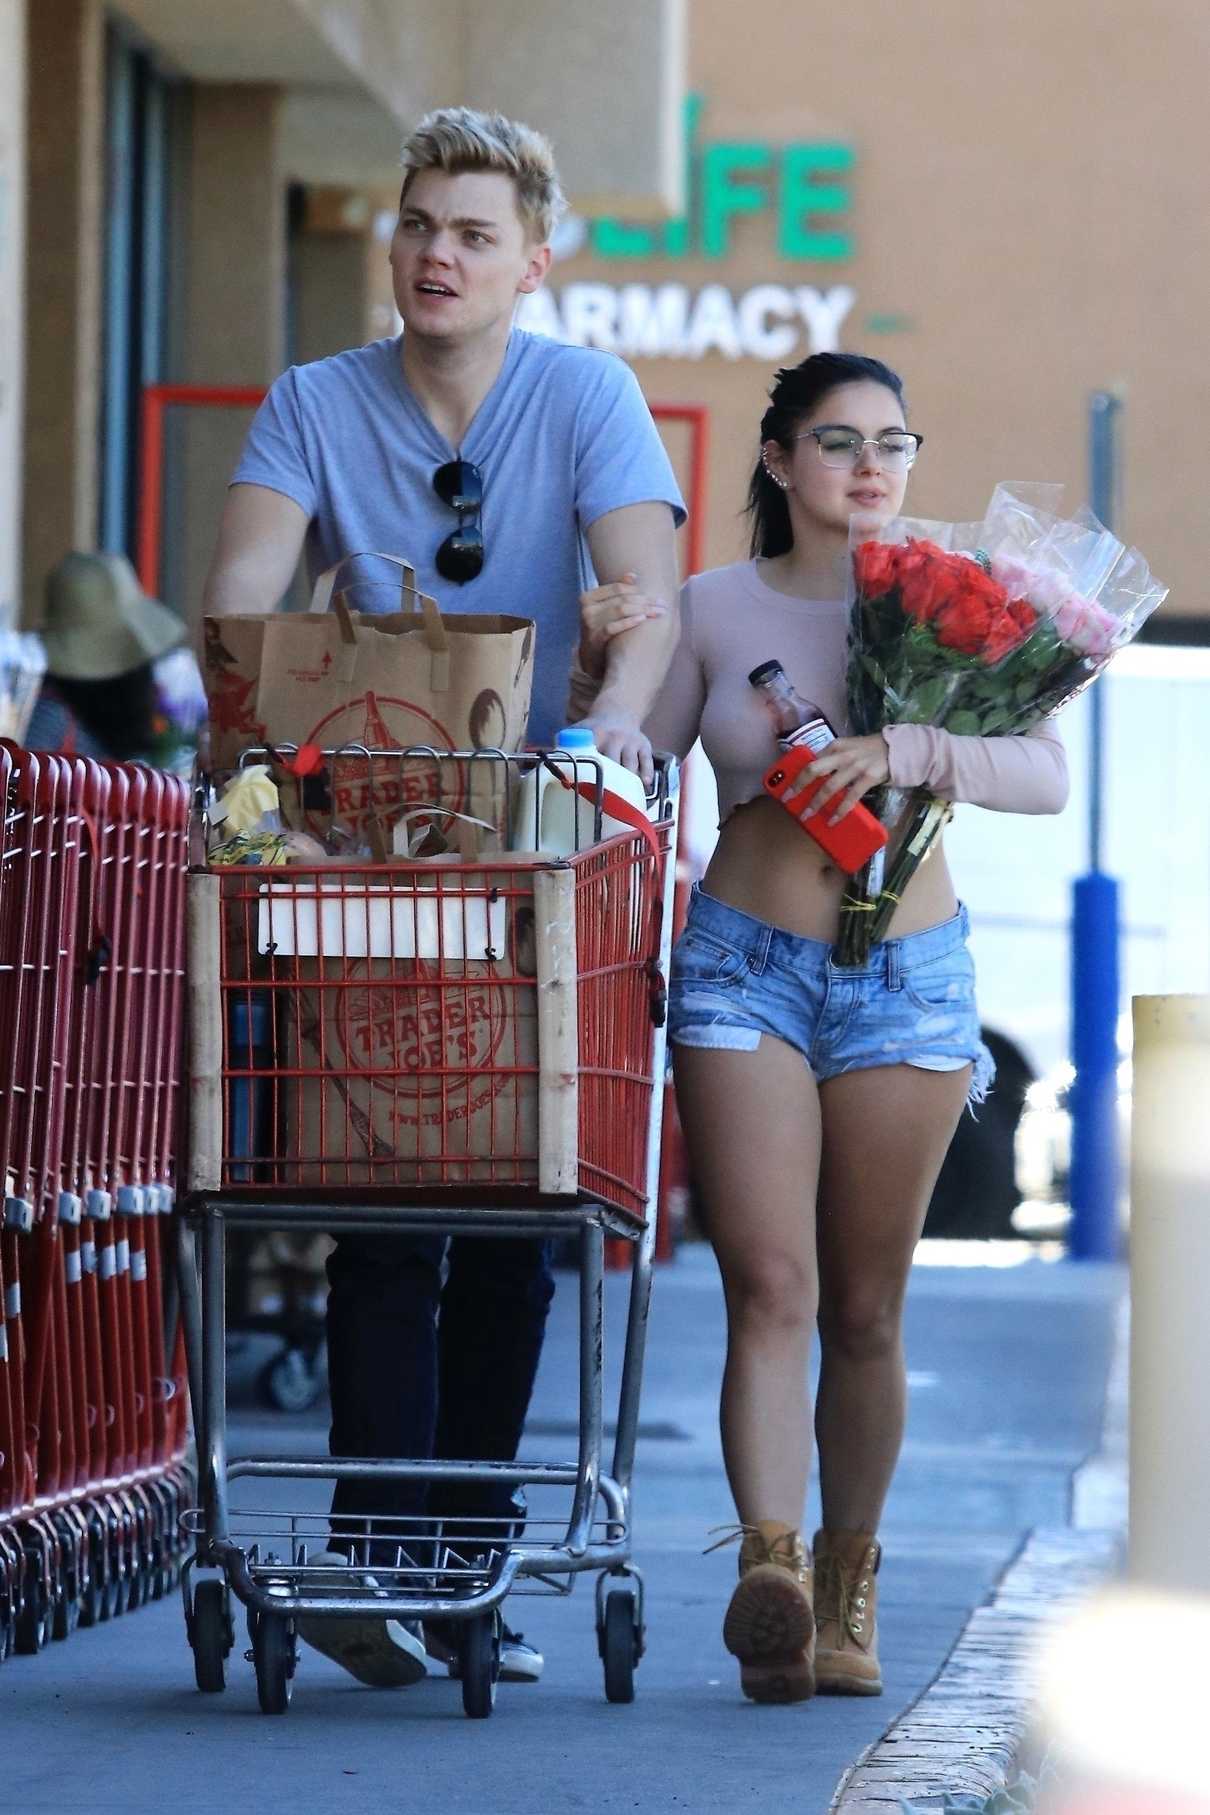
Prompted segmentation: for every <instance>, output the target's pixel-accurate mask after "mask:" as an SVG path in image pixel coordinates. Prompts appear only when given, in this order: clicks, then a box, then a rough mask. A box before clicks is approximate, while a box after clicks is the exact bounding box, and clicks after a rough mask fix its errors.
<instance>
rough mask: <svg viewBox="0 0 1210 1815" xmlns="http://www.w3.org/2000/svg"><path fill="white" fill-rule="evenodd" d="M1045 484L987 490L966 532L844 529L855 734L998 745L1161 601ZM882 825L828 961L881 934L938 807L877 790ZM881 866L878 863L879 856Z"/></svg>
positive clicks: (1093, 525)
mask: <svg viewBox="0 0 1210 1815" xmlns="http://www.w3.org/2000/svg"><path fill="white" fill-rule="evenodd" d="M1061 495H1062V493H1061V487H1059V486H1050V485H1024V484H1006V485H998V486H997V487H996V489H995V491H994V492H993V494H992V499H991V503H990V504H989V505H988V508H987V513H986V515H985V516H984V518H983V520H982V522H980V523H934V522H925V521H923V520H920V519H915V518H909V517H897V518H895V519H893V520H892V521H891V522H890V523H887V524H883V525H879V526H877V527H876V528H873V529H871V527H870V525H869V521H868V519H866V520H864V522H863V520H862V519H860V518H858V519H855V520H854V524H853V529H852V533H851V544H852V560H851V564H850V567H851V617H850V625H849V662H848V705H849V723H850V726H851V728H852V731H853V734H854V735H855V736H866V735H869V734H871V733H873V732H876V731H881V730H883V729H884V728H885V727H887V726H890V725H933V726H936V727H938V728H939V729H941V730H943V731H947V732H949V733H950V734H951V735H953V736H956V737H1014V736H1018V735H1021V734H1022V733H1024V732H1026V731H1028V730H1030V729H1031V728H1032V727H1033V726H1034V725H1036V724H1038V723H1039V721H1040V720H1042V719H1044V718H1048V717H1049V716H1050V715H1051V714H1052V713H1054V712H1057V711H1058V710H1059V708H1060V707H1061V706H1064V705H1066V704H1067V702H1068V701H1069V700H1071V699H1074V698H1075V696H1076V695H1077V694H1078V693H1080V692H1082V691H1083V689H1084V688H1085V687H1087V686H1088V684H1089V683H1090V682H1091V681H1093V680H1095V679H1096V677H1097V675H1098V674H1100V673H1101V671H1102V669H1103V668H1104V667H1105V666H1106V664H1107V663H1108V662H1109V660H1110V659H1111V657H1112V656H1113V654H1114V652H1115V650H1118V649H1121V648H1122V647H1123V646H1124V645H1125V644H1127V643H1129V642H1130V641H1131V640H1132V639H1133V638H1134V637H1135V636H1137V634H1138V632H1139V630H1140V628H1141V626H1142V625H1143V623H1144V622H1145V621H1146V619H1147V618H1148V617H1149V616H1150V614H1151V613H1152V612H1153V611H1154V610H1155V609H1156V607H1157V606H1158V605H1159V604H1161V602H1162V601H1163V599H1164V598H1165V597H1166V595H1167V590H1168V589H1167V587H1166V586H1164V585H1162V584H1161V583H1160V582H1159V581H1157V580H1156V579H1154V578H1153V576H1152V574H1151V571H1150V569H1149V568H1148V566H1147V563H1146V561H1145V560H1144V559H1143V557H1142V555H1141V554H1140V553H1139V551H1138V550H1137V549H1135V548H1127V547H1126V546H1125V545H1124V544H1123V543H1122V542H1120V541H1119V540H1118V538H1117V537H1116V536H1114V535H1113V534H1112V533H1111V532H1110V531H1109V530H1107V529H1106V528H1105V527H1104V525H1103V524H1101V523H1099V522H1098V521H1097V519H1096V518H1095V517H1094V516H1093V515H1092V513H1091V511H1089V510H1087V509H1082V510H1080V511H1079V512H1078V513H1077V514H1076V515H1075V516H1074V517H1068V518H1064V517H1060V516H1059V514H1058V507H1059V504H1060V500H1061ZM868 804H869V805H871V806H872V807H873V809H874V810H875V811H876V812H877V813H878V815H879V817H880V818H881V819H882V820H883V823H884V824H885V825H886V826H887V827H888V828H889V829H890V830H891V842H890V845H889V846H888V851H887V855H886V860H885V868H884V867H883V866H882V865H881V864H880V863H879V861H878V859H875V860H874V863H873V864H872V865H870V866H867V868H866V870H864V871H862V872H860V873H859V874H858V876H856V877H855V878H854V879H853V882H852V884H851V885H850V887H849V889H848V890H847V891H846V894H845V897H844V900H843V902H842V905H841V915H840V932H839V936H838V941H837V946H838V954H839V957H840V960H841V962H842V963H845V964H860V963H863V962H864V961H865V958H866V956H867V954H868V952H869V949H870V947H871V945H873V944H874V943H875V942H876V941H877V940H878V939H880V938H882V937H883V935H884V933H885V931H886V928H887V925H888V923H889V921H890V919H891V916H892V914H893V913H894V911H895V908H896V906H897V905H898V903H899V901H900V900H901V899H902V895H903V890H904V889H905V888H906V886H907V884H908V882H909V881H910V879H911V877H912V876H913V875H914V873H915V871H916V869H917V868H918V866H919V865H920V863H921V862H922V861H923V859H924V858H925V856H927V854H928V851H929V849H930V848H931V846H932V845H933V843H934V842H935V840H936V838H937V836H938V834H939V833H940V831H941V828H942V826H943V825H944V823H945V821H946V819H947V818H948V817H949V814H950V811H951V806H950V803H949V802H948V801H945V800H941V799H940V798H939V797H938V796H936V795H933V794H929V793H927V792H925V791H918V790H912V791H905V790H902V789H898V788H893V787H887V788H883V789H879V790H878V791H877V793H876V795H875V796H872V797H871V799H870V801H869V803H868ZM880 856H881V853H880Z"/></svg>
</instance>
